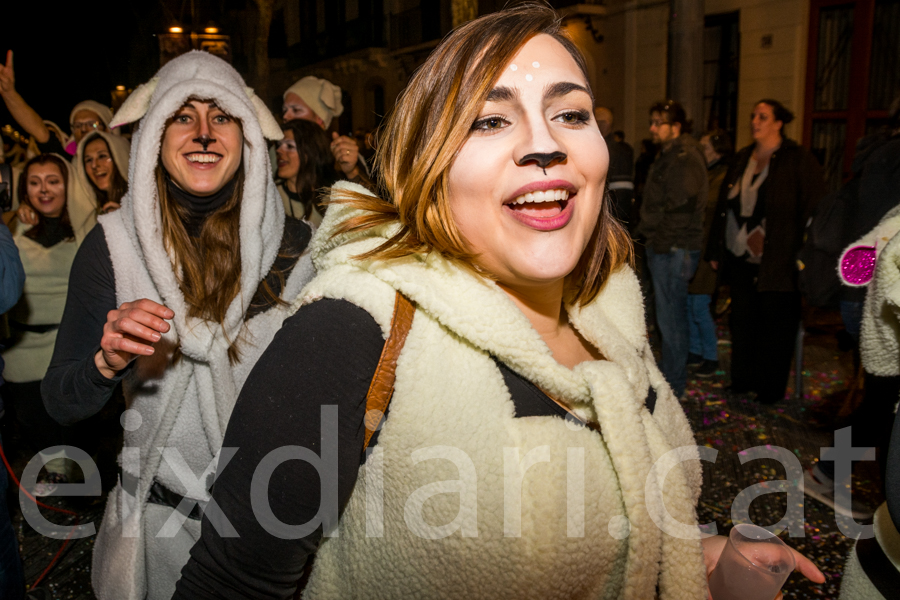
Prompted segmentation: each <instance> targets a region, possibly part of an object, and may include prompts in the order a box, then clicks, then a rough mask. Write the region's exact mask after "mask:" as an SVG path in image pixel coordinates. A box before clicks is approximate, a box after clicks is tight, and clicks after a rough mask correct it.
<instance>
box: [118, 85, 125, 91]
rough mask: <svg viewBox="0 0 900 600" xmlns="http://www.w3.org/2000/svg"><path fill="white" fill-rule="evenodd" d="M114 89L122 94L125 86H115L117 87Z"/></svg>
mask: <svg viewBox="0 0 900 600" xmlns="http://www.w3.org/2000/svg"><path fill="white" fill-rule="evenodd" d="M116 89H117V90H119V91H120V92H124V91H125V86H124V85H117V86H116Z"/></svg>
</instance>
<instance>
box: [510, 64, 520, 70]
mask: <svg viewBox="0 0 900 600" xmlns="http://www.w3.org/2000/svg"><path fill="white" fill-rule="evenodd" d="M509 68H510V69H512V70H513V71H515V70H517V69H518V68H519V67H517V66H516V65H509Z"/></svg>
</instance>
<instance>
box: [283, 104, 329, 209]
mask: <svg viewBox="0 0 900 600" xmlns="http://www.w3.org/2000/svg"><path fill="white" fill-rule="evenodd" d="M281 130H282V131H291V132H293V133H294V143H295V144H296V145H297V155H298V156H299V157H300V169H299V170H298V171H297V176H296V177H295V178H294V185H295V187H296V190H297V194H298V195H299V196H300V201H301V202H302V203H303V207H304V211H303V218H304V219H308V218H309V216H310V215H311V214H312V209H313V206H314V205H315V204H316V201H317V196H318V193H319V190H321V189H322V188H328V187H331V186H332V185H333V184H334V183H335V182H336V181H338V180H340V179H342V177H341V175H340V174H339V173H338V171H337V169H336V168H335V166H334V155H333V154H332V153H331V140H330V138H329V137H328V134H327V133H326V132H325V130H324V129H322V128H321V127H320V126H319V124H318V123H313V122H312V121H306V120H303V119H297V120H294V121H288V122H287V123H285V124H284V125H282V126H281Z"/></svg>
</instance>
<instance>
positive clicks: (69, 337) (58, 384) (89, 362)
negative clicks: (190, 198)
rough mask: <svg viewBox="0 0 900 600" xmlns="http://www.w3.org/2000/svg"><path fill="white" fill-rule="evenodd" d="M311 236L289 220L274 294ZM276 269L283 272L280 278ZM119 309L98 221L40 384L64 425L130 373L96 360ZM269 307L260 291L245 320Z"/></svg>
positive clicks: (80, 258) (72, 280)
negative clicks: (110, 371) (111, 371)
mask: <svg viewBox="0 0 900 600" xmlns="http://www.w3.org/2000/svg"><path fill="white" fill-rule="evenodd" d="M311 237H312V231H311V229H310V227H309V225H308V224H306V223H304V222H302V221H299V220H297V219H291V218H287V219H286V220H285V226H284V235H283V237H282V243H281V251H280V252H279V256H278V258H276V260H275V264H274V265H273V267H272V270H271V271H270V273H269V275H268V276H267V278H266V279H267V281H268V283H269V286H270V287H271V288H272V290H273V291H274V292H275V293H276V294H280V292H281V289H282V285H283V279H286V278H287V276H288V275H289V274H290V271H291V269H292V268H293V266H294V264H295V263H296V260H297V257H299V255H300V254H301V253H302V252H303V250H304V249H305V248H306V246H307V245H308V244H309V240H310V238H311ZM277 272H280V274H281V276H280V277H279V276H278V275H277V274H276V273H277ZM134 300H138V298H134ZM117 307H118V304H117V302H116V280H115V274H114V272H113V266H112V258H111V257H110V254H109V247H108V246H107V244H106V236H105V235H104V233H103V227H102V225H97V226H96V227H94V229H92V230H91V232H90V233H88V235H87V236H86V237H85V238H84V242H83V243H82V244H81V247H80V248H79V249H78V253H77V254H76V255H75V261H74V262H73V263H72V271H71V273H70V274H69V291H68V295H67V296H66V308H65V310H64V311H63V317H62V321H61V323H60V326H59V331H58V333H57V336H56V346H55V348H54V350H53V359H52V360H51V361H50V367H49V368H48V369H47V374H46V375H45V376H44V380H43V383H42V384H41V395H42V396H43V398H44V405H45V406H46V408H47V412H48V413H50V415H51V416H52V417H53V418H54V419H56V420H57V421H59V422H60V423H62V424H63V425H70V424H72V423H76V422H78V421H81V420H83V419H86V418H88V417H90V416H92V415H94V414H96V413H97V412H99V411H100V410H101V409H102V408H103V406H104V405H105V404H106V403H107V402H108V401H109V399H110V398H111V397H112V395H113V392H114V390H115V388H116V385H118V383H119V382H120V381H121V380H122V378H123V377H124V376H125V374H126V373H127V372H128V369H124V370H122V371H119V372H118V373H117V374H116V376H115V377H113V378H112V379H107V378H106V377H104V376H103V374H102V373H100V371H99V369H97V365H96V364H95V363H94V355H95V354H97V351H98V350H99V349H100V339H101V338H102V337H103V326H104V325H105V324H106V316H107V313H109V311H111V310H115V309H116V308H117ZM269 307H270V304H269V303H268V302H266V301H265V300H264V299H263V298H262V297H261V295H260V292H259V291H257V293H256V296H255V297H254V298H253V300H252V302H251V306H250V308H249V310H248V311H247V315H246V317H245V318H247V319H249V318H251V317H253V316H254V315H256V314H259V313H261V312H263V311H265V310H266V309H268V308H269ZM132 364H133V363H132Z"/></svg>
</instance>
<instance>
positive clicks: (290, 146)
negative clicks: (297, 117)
mask: <svg viewBox="0 0 900 600" xmlns="http://www.w3.org/2000/svg"><path fill="white" fill-rule="evenodd" d="M275 157H276V158H277V159H278V173H277V174H278V177H279V178H280V179H286V180H293V179H294V178H296V177H297V172H298V171H299V170H300V155H299V154H298V153H297V142H296V140H294V132H293V131H292V130H290V129H287V130H285V132H284V138H283V139H281V140H280V141H279V142H278V143H277V144H275Z"/></svg>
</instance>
